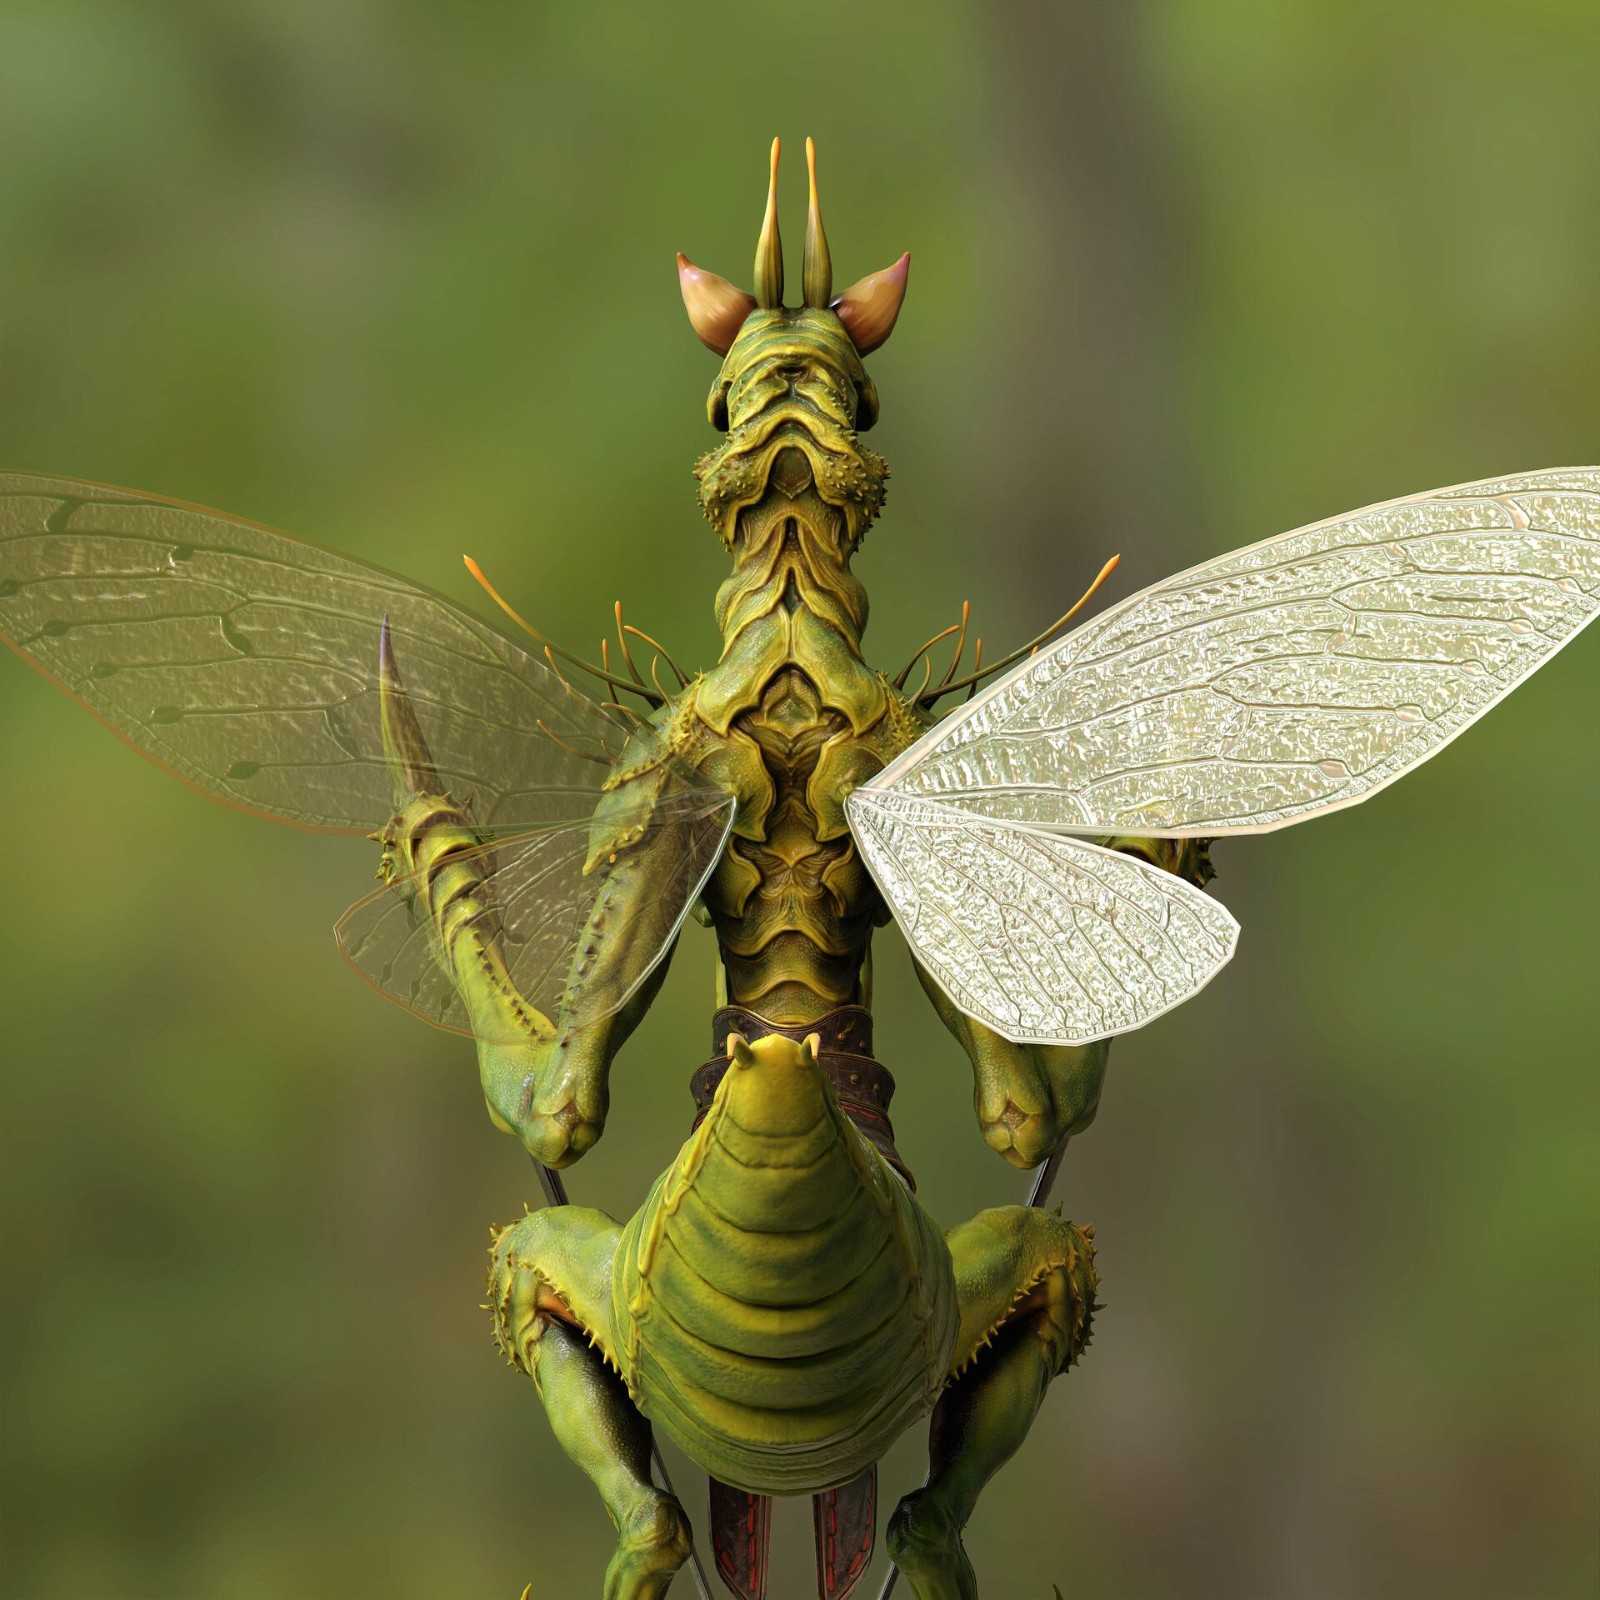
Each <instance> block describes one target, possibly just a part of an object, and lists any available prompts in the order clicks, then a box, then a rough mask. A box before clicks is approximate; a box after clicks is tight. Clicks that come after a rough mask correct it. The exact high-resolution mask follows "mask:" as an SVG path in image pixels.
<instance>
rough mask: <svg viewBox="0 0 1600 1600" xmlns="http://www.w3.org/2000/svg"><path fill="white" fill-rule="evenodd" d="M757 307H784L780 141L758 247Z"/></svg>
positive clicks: (775, 143) (775, 144)
mask: <svg viewBox="0 0 1600 1600" xmlns="http://www.w3.org/2000/svg"><path fill="white" fill-rule="evenodd" d="M756 304H757V305H758V306H760V307H761V309H762V310H763V311H775V310H777V309H778V308H779V307H780V306H781V305H782V304H783V241H782V240H781V239H780V238H779V237H778V141H777V140H776V139H774V140H773V141H772V176H771V177H770V178H769V179H768V181H767V214H766V216H765V217H763V218H762V219H761V238H760V239H759V240H758V241H757V243H756Z"/></svg>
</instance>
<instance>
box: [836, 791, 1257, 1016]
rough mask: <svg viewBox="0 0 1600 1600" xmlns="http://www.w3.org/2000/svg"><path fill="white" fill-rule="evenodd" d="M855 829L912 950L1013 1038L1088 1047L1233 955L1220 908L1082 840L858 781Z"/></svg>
mask: <svg viewBox="0 0 1600 1600" xmlns="http://www.w3.org/2000/svg"><path fill="white" fill-rule="evenodd" d="M847 804H848V808H849V813H850V828H851V832H852V834H853V835H854V837H855V841H856V844H857V845H858V847H859V848H860V850H861V854H862V858H863V860H865V862H866V863H867V866H868V868H869V870H870V871H871V872H872V875H873V877H874V878H875V879H876V880H877V882H878V886H879V888H881V889H882V890H883V892H884V896H885V898H886V899H887V900H888V901H889V903H890V905H892V906H893V907H894V909H895V916H896V919H897V920H898V922H899V923H900V927H901V931H902V932H903V933H904V934H905V936H906V941H907V943H908V944H909V945H910V946H911V948H912V950H913V951H914V952H915V953H916V956H917V959H918V960H919V961H921V962H922V964H923V965H924V966H925V967H927V968H928V970H929V971H930V972H931V973H932V974H933V976H934V977H935V978H936V979H937V980H938V983H939V986H940V988H942V989H943V990H944V992H945V993H946V994H947V995H949V996H950V998H951V999H952V1000H953V1001H954V1002H955V1003H956V1005H957V1006H959V1007H960V1008H961V1010H963V1011H965V1012H966V1013H967V1014H968V1015H969V1016H972V1017H976V1018H977V1019H978V1021H980V1022H982V1023H986V1024H987V1025H988V1026H989V1027H991V1028H994V1029H996V1030H997V1031H998V1032H1000V1033H1002V1034H1004V1035H1005V1037H1006V1038H1008V1039H1013V1040H1015V1041H1017V1042H1018V1043H1024V1044H1026V1043H1041V1044H1087V1043H1088V1042H1089V1041H1090V1040H1091V1039H1103V1038H1105V1037H1107V1036H1108V1035H1110V1034H1116V1033H1126V1032H1128V1031H1129V1030H1130V1029H1133V1028H1141V1027H1143V1026H1144V1025H1145V1024H1146V1023H1147V1022H1149V1021H1151V1020H1152V1019H1153V1018H1155V1017H1158V1016H1160V1015H1161V1013H1162V1012H1163V1011H1168V1010H1170V1009H1171V1008H1172V1007H1173V1006H1176V1005H1179V1004H1181V1003H1182V1002H1183V1001H1185V1000H1187V999H1188V998H1189V996H1190V995H1192V994H1194V993H1195V992H1196V991H1197V990H1198V989H1200V988H1202V987H1203V986H1204V985H1205V984H1207V983H1208V982H1210V980H1211V979H1212V978H1213V977H1215V976H1216V974H1217V973H1218V972H1219V971H1221V969H1222V968H1223V966H1224V965H1225V964H1226V963H1227V961H1228V959H1229V958H1230V957H1231V956H1232V954H1233V950H1234V945H1235V942H1236V941H1237V939H1238V934H1239V928H1238V924H1237V923H1236V922H1235V921H1234V920H1233V918H1232V917H1231V916H1230V915H1229V914H1228V912H1227V910H1226V908H1224V907H1223V906H1221V905H1219V904H1218V903H1217V902H1216V901H1215V900H1212V899H1210V898H1209V897H1208V896H1206V895H1204V894H1202V893H1201V892H1200V891H1199V890H1198V889H1196V888H1193V887H1192V886H1191V885H1189V884H1188V883H1185V882H1184V881H1183V880H1182V879H1181V878H1176V877H1174V876H1173V875H1172V874H1171V873H1167V872H1163V871H1161V869H1160V868H1159V867H1153V866H1150V865H1149V864H1148V863H1147V862H1144V861H1140V860H1138V859H1137V858H1136V857H1133V856H1129V855H1124V854H1121V853H1120V852H1118V851H1115V850H1105V849H1102V848H1101V847H1100V846H1099V845H1094V844H1090V843H1088V842H1087V841H1086V840H1082V839H1074V838H1070V837H1067V836H1064V835H1060V834H1051V833H1044V832H1040V831H1038V830H1036V829H1032V828H1023V827H1018V826H1016V825H1015V824H1011V823H996V822H990V821H988V820H986V819H984V818H982V817H977V816H973V815H972V814H971V813H969V812H965V811H961V810H957V809H955V808H954V807H950V806H944V805H940V804H938V803H937V802H933V801H927V800H918V799H913V798H910V797H907V796H904V795H900V794H897V793H895V792H894V791H892V790H891V791H889V792H888V793H886V794H874V793H871V792H869V791H868V790H866V789H858V790H856V792H855V793H854V794H853V795H851V796H850V799H849V801H848V802H847Z"/></svg>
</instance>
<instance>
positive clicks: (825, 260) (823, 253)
mask: <svg viewBox="0 0 1600 1600" xmlns="http://www.w3.org/2000/svg"><path fill="white" fill-rule="evenodd" d="M806 172H807V174H808V175H809V177H810V180H811V200H810V203H809V206H808V208H807V210H806V253H805V261H804V263H803V265H802V267H801V269H800V287H801V291H802V296H801V298H802V299H803V301H804V302H805V304H806V305H808V306H816V307H817V308H818V309H821V308H822V307H823V306H825V305H827V303H828V301H829V300H830V299H832V297H833V258H832V257H831V256H830V255H829V254H828V236H827V234H826V233H824V232H823V231H822V207H821V205H820V204H819V203H818V200H817V147H816V145H814V144H813V143H812V142H811V140H810V139H807V140H806Z"/></svg>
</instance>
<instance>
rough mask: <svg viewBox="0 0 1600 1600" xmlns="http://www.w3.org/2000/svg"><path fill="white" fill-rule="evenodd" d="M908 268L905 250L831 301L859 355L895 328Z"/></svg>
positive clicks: (868, 350) (880, 342)
mask: <svg viewBox="0 0 1600 1600" xmlns="http://www.w3.org/2000/svg"><path fill="white" fill-rule="evenodd" d="M910 271H911V252H910V251H909V250H908V251H907V252H906V253H905V254H904V255H903V256H901V257H900V259H899V260H898V261H897V262H895V264H894V265H893V266H892V267H885V268H884V269H883V271H882V272H871V273H868V274H867V276H866V277H864V278H863V279H862V280H861V281H860V282H859V283H853V284H851V285H850V287H849V288H848V289H846V290H845V292H844V293H843V294H842V295H840V296H839V298H838V299H837V300H835V301H834V303H833V309H834V310H835V311H836V312H838V314H839V320H840V321H841V322H842V323H843V324H844V326H845V332H846V333H848V334H849V335H850V339H851V342H852V343H853V344H854V345H855V347H856V349H857V350H858V351H859V352H860V353H861V354H862V355H868V354H870V353H871V352H872V351H874V350H876V349H877V348H878V346H879V345H880V344H882V343H883V341H884V340H885V339H887V338H888V337H889V335H890V334H891V333H893V332H894V324H895V318H897V317H898V316H899V315H900V307H901V305H902V303H903V302H904V301H905V297H906V277H907V275H908V274H909V273H910Z"/></svg>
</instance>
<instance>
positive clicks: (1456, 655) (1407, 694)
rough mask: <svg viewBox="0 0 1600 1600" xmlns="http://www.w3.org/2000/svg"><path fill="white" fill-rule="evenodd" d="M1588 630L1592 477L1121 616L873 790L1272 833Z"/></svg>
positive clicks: (1011, 816) (1597, 485) (1389, 514)
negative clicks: (1579, 632)
mask: <svg viewBox="0 0 1600 1600" xmlns="http://www.w3.org/2000/svg"><path fill="white" fill-rule="evenodd" d="M1597 609H1600V468H1593V467H1582V468H1568V469H1559V470H1554V471H1548V472H1535V473H1527V474H1524V475H1521V476H1518V477H1510V478H1499V479H1491V480H1486V481H1484V482H1481V483H1469V484H1462V485H1459V486H1457V487H1455V488H1451V489H1440V490H1435V491H1434V492H1432V493H1429V494H1422V495H1415V496H1412V497H1411V498H1409V499H1405V500H1394V501H1390V502H1388V503H1387V504H1384V505H1379V506H1372V507H1369V508H1368V509H1366V510H1364V511H1357V512H1354V513H1352V514H1351V515H1349V516H1344V517H1337V518H1334V519H1333V520H1331V521H1328V522H1319V523H1315V524H1313V525H1312V526H1310V527H1307V528H1301V529H1298V530H1297V531H1295V532H1293V533H1285V534H1281V535H1279V536H1278V537H1277V538H1275V539H1267V540H1265V541H1263V542H1262V543H1260V544H1256V545H1251V546H1249V547H1248V548H1247V549H1244V550H1239V551H1236V552H1235V553H1234V554H1232V555H1228V556H1223V557H1221V558H1220V559H1218V560H1215V561H1210V562H1207V563H1205V564H1204V565H1203V566H1199V567H1195V568H1194V569H1193V570H1191V571H1189V572H1185V573H1180V574H1179V575H1178V576H1177V577H1175V578H1169V579H1168V580H1167V581H1166V582H1165V583H1159V584H1157V585H1156V586H1155V587H1154V588H1151V589H1146V590H1145V591H1144V592H1143V593H1142V594H1137V595H1134V596H1133V597H1132V598H1131V599H1129V600H1126V601H1124V602H1123V603H1122V604H1121V605H1119V606H1115V607H1113V608H1112V609H1111V610H1109V611H1107V612H1105V613H1104V614H1103V615H1101V616H1099V617H1096V618H1094V619H1093V620H1091V621H1090V622H1088V623H1085V624H1084V626H1082V627H1081V628H1079V629H1077V630H1076V631H1075V632H1073V633H1071V634H1069V635H1068V636H1067V637H1066V638H1065V639H1063V640H1061V641H1060V643H1058V644H1055V645H1052V646H1050V647H1048V648H1047V649H1044V650H1041V651H1040V652H1039V653H1038V654H1037V655H1035V656H1033V657H1031V658H1030V659H1029V660H1027V661H1025V662H1024V663H1023V664H1022V665H1021V666H1019V667H1017V668H1015V669H1014V670H1013V671H1012V672H1010V673H1009V674H1008V675H1007V676H1005V677H1004V678H1001V679H1000V680H999V681H998V682H996V683H995V684H993V685H992V686H991V687H990V688H989V689H987V690H985V691H984V692H982V693H980V694H979V695H978V696H977V697H976V698H974V699H973V700H972V701H970V702H969V703H968V704H967V705H966V706H964V707H963V708H962V709H961V710H960V711H958V712H956V713H955V714H954V715H952V716H950V717H947V718H946V719H945V720H944V721H943V722H942V723H940V724H939V725H938V726H937V727H936V728H934V729H933V730H932V731H931V732H930V733H928V734H927V735H926V736H925V737H924V738H922V739H921V740H919V741H918V742H917V743H916V744H915V745H913V746H912V747H911V748H910V749H909V750H907V751H906V752H905V753H904V754H903V755H902V756H900V757H899V759H898V760H896V761H895V762H894V763H893V764H892V765H891V766H889V767H888V768H886V769H885V770H884V771H883V772H882V773H880V774H879V775H878V776H877V777H876V778H875V779H873V780H872V782H871V783H869V784H868V785H867V786H866V789H867V791H869V792H880V793H882V792H893V793H896V794H900V795H905V796H916V797H920V798H923V799H930V800H937V801H939V802H941V803H942V804H945V805H949V806H955V807H958V808H960V809H962V810H966V811H971V812H974V813H976V814H978V815H981V816H985V817H990V818H993V819H996V820H1009V821H1014V822H1022V823H1029V824H1033V825H1037V826H1041V827H1045V828H1050V829H1060V830H1065V831H1069V832H1080V833H1095V834H1119V833H1120V834H1165V835H1184V834H1196V835H1203V836H1210V835H1215V834H1224V833H1261V832H1265V831H1267V830H1269V829H1272V828H1280V827H1283V826H1285V825H1286V824H1288V823H1291V822H1298V821H1301V820H1302V819H1304V818H1306V817H1312V816H1317V815H1320V814H1321V813H1322V812H1325V811H1334V810H1337V809H1339V808H1340V807H1343V806H1349V805H1354V804H1356V803H1357V802H1358V801H1361V800H1364V799H1366V798H1367V797H1368V796H1369V795H1372V794H1375V793H1376V792H1377V791H1378V790H1380V789H1382V788H1384V787H1385V786H1386V785H1388V784H1390V783H1393V782H1394V780H1395V779H1396V778H1398V777H1400V776H1401V775H1402V774H1404V773H1406V772H1409V771H1410V770H1411V768H1413V767H1415V766H1416V765H1417V764H1418V763H1419V762H1422V761H1425V760H1426V759H1427V758H1428V757H1429V756H1431V755H1433V754H1434V753H1435V752H1436V751H1438V750H1440V749H1441V748H1443V746H1444V745H1445V744H1447V743H1448V742H1449V741H1450V740H1451V739H1453V738H1454V737H1455V736H1456V735H1457V734H1458V733H1460V732H1461V731H1462V730H1463V729H1464V728H1466V727H1468V726H1469V725H1470V724H1471V723H1473V722H1474V721H1476V720H1477V719H1478V718H1479V717H1481V716H1482V715H1483V714H1484V712H1486V711H1487V710H1489V708H1490V707H1491V706H1493V705H1494V704H1495V703H1496V702H1497V701H1498V700H1500V699H1502V698H1503V697H1504V696H1505V695H1506V694H1508V693H1510V691H1511V690H1512V689H1513V688H1515V687H1516V685H1517V684H1518V683H1520V682H1521V681H1522V680H1523V679H1524V678H1525V677H1527V676H1528V674H1529V673H1531V672H1532V671H1533V670H1534V669H1535V668H1536V667H1538V666H1540V665H1541V664H1542V663H1543V662H1545V661H1546V660H1548V659H1549V657H1550V656H1551V655H1552V654H1553V653H1554V652H1555V651H1556V650H1558V649H1559V648H1560V647H1561V646H1562V645H1563V644H1565V643H1566V642H1567V640H1568V639H1570V638H1571V637H1572V636H1573V634H1575V633H1576V632H1577V631H1578V630H1579V629H1580V628H1581V627H1583V626H1584V625H1585V624H1586V623H1588V622H1590V621H1592V620H1593V618H1594V616H1595V613H1596V611H1597Z"/></svg>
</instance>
